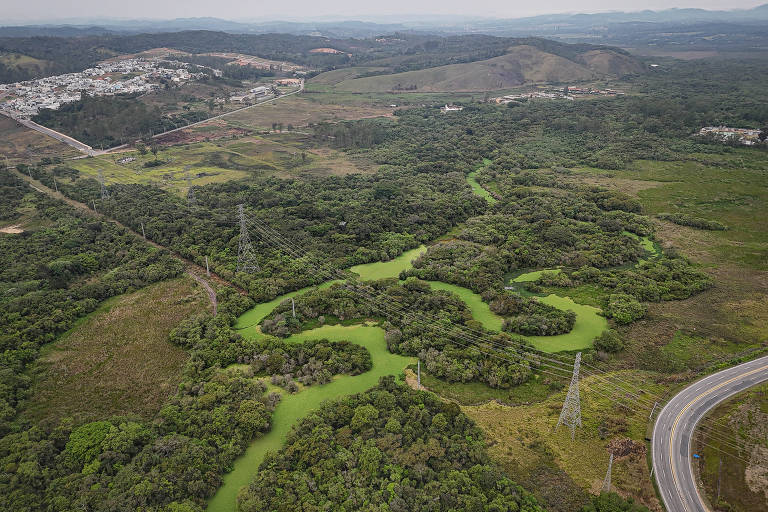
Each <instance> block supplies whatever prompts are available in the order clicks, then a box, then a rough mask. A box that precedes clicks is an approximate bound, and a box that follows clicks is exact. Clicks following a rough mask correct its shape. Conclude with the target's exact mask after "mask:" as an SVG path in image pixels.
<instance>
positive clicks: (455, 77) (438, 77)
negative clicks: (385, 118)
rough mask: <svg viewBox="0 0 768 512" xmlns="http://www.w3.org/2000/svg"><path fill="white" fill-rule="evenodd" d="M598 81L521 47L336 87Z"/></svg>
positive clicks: (470, 87) (430, 88) (469, 87)
mask: <svg viewBox="0 0 768 512" xmlns="http://www.w3.org/2000/svg"><path fill="white" fill-rule="evenodd" d="M595 77H596V73H595V72H594V71H592V70H591V69H589V68H588V67H586V66H584V65H581V64H577V63H576V62H574V61H570V60H568V59H565V58H563V57H559V56H557V55H554V54H551V53H547V52H543V51H541V50H539V49H537V48H533V47H531V46H525V45H522V46H516V47H514V48H510V53H508V54H506V55H502V56H500V57H494V58H492V59H488V60H483V61H477V62H469V63H463V64H450V65H447V66H439V67H434V68H427V69H421V70H418V71H407V72H404V73H395V74H389V75H378V76H372V77H366V78H353V79H348V80H344V81H342V82H339V83H338V84H336V85H335V87H336V88H337V89H339V90H342V91H349V92H386V91H397V90H409V89H412V90H415V91H424V92H439V91H494V90H499V89H504V88H507V87H514V86H517V85H521V84H524V83H538V82H563V81H583V80H590V79H593V78H595Z"/></svg>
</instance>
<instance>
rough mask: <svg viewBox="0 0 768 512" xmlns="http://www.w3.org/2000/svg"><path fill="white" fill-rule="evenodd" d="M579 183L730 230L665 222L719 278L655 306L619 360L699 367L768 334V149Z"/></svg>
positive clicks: (592, 175)
mask: <svg viewBox="0 0 768 512" xmlns="http://www.w3.org/2000/svg"><path fill="white" fill-rule="evenodd" d="M576 171H577V173H576V174H575V179H576V180H577V181H580V182H586V183H596V184H601V185H605V186H609V187H616V188H621V189H622V190H625V191H627V192H629V193H631V194H633V195H635V196H636V197H637V198H638V199H639V200H640V202H641V203H642V205H643V208H644V209H645V211H646V212H647V213H648V214H650V215H655V214H659V213H675V212H685V213H686V214H688V215H692V216H695V217H700V218H704V219H708V220H716V221H718V222H722V223H724V224H726V225H727V226H729V229H728V230H726V231H704V230H700V229H694V228H690V227H686V226H679V225H676V224H672V223H670V222H666V221H662V220H657V232H656V238H657V239H658V240H659V241H660V244H661V246H662V248H669V247H674V248H675V250H677V251H678V252H680V253H682V254H683V255H684V256H686V257H688V258H689V259H691V260H692V261H694V262H695V263H698V264H700V265H701V266H702V267H703V268H704V269H705V270H706V271H707V272H709V273H710V274H711V275H712V276H713V277H714V280H715V285H714V287H712V288H711V289H709V290H706V291H704V292H702V293H699V294H697V295H694V296H693V297H691V298H689V299H686V300H682V301H674V302H663V303H657V304H651V305H650V307H649V311H648V314H647V315H646V317H645V318H644V319H642V320H640V321H639V322H635V323H633V324H632V325H631V326H630V327H628V328H622V332H623V333H624V335H625V336H626V338H627V340H628V347H627V350H625V351H624V352H623V353H622V355H621V356H619V357H618V359H619V361H617V364H622V365H624V364H633V365H635V364H639V366H640V367H643V368H648V369H662V370H663V371H672V372H675V371H678V372H679V371H692V370H696V369H700V368H701V367H703V366H705V365H707V364H708V363H713V362H717V361H721V360H727V359H728V358H730V357H732V356H733V355H736V354H740V353H742V352H745V351H749V350H754V349H757V348H759V347H761V346H762V344H763V343H764V342H765V340H766V339H768V230H766V229H765V219H766V218H768V172H767V171H768V154H766V153H765V152H764V151H760V150H754V149H749V148H734V149H731V150H729V152H728V153H726V154H722V155H717V154H707V155H697V154H694V155H690V159H689V160H684V161H671V162H650V161H638V162H635V163H634V164H632V165H631V166H630V167H629V168H627V169H623V170H614V171H604V170H598V169H591V168H581V169H576Z"/></svg>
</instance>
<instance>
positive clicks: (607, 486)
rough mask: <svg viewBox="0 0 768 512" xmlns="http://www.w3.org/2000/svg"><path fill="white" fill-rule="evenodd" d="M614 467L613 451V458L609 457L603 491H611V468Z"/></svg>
mask: <svg viewBox="0 0 768 512" xmlns="http://www.w3.org/2000/svg"><path fill="white" fill-rule="evenodd" d="M612 467H613V453H611V458H610V459H608V472H607V473H606V474H605V480H603V488H602V489H600V490H601V491H602V492H611V468H612Z"/></svg>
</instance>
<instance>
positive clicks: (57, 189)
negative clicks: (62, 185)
mask: <svg viewBox="0 0 768 512" xmlns="http://www.w3.org/2000/svg"><path fill="white" fill-rule="evenodd" d="M53 188H55V189H56V193H57V194H58V193H59V186H58V185H57V184H56V176H54V177H53Z"/></svg>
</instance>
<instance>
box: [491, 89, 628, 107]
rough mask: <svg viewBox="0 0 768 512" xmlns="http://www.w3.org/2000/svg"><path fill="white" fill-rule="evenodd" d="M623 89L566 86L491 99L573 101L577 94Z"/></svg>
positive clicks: (612, 92)
mask: <svg viewBox="0 0 768 512" xmlns="http://www.w3.org/2000/svg"><path fill="white" fill-rule="evenodd" d="M622 95H624V92H623V91H617V90H616V89H593V88H591V87H573V86H566V87H563V88H562V89H553V88H549V89H543V90H535V91H529V92H523V93H517V94H507V95H505V96H498V97H496V98H491V99H490V100H489V101H491V102H495V103H501V104H506V103H511V102H523V101H528V100H533V99H544V100H570V101H573V100H574V99H575V98H576V97H577V96H622Z"/></svg>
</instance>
